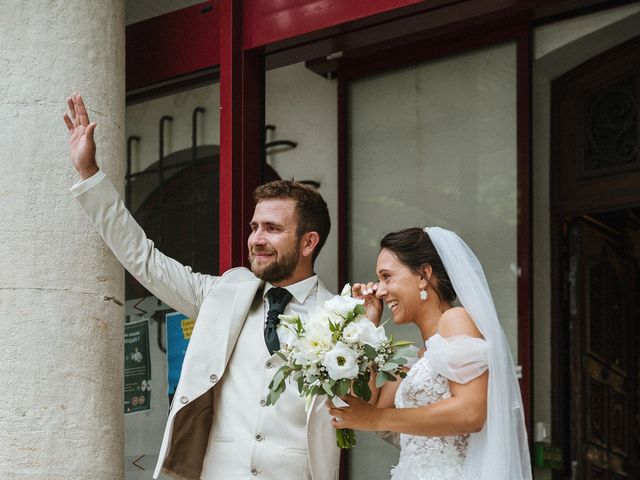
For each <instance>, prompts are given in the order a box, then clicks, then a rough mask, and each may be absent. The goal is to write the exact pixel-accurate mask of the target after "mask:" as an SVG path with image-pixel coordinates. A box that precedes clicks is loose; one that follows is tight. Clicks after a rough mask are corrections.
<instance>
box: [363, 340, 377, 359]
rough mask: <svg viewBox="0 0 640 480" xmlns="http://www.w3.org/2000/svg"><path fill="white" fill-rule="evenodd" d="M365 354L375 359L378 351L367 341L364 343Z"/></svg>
mask: <svg viewBox="0 0 640 480" xmlns="http://www.w3.org/2000/svg"><path fill="white" fill-rule="evenodd" d="M364 354H365V355H366V356H367V358H368V359H369V360H371V361H373V360H375V359H376V357H377V356H378V352H376V349H375V348H373V347H372V346H371V345H369V344H367V343H365V345H364Z"/></svg>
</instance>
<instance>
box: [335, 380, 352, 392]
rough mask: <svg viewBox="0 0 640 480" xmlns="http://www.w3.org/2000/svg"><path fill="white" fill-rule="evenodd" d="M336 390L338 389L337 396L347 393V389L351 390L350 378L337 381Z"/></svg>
mask: <svg viewBox="0 0 640 480" xmlns="http://www.w3.org/2000/svg"><path fill="white" fill-rule="evenodd" d="M336 390H337V391H338V395H339V396H342V395H346V394H347V393H349V390H351V380H349V379H348V378H343V379H342V380H340V382H339V383H338V387H337V389H336Z"/></svg>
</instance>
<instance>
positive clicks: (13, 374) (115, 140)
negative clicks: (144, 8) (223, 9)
mask: <svg viewBox="0 0 640 480" xmlns="http://www.w3.org/2000/svg"><path fill="white" fill-rule="evenodd" d="M0 39H1V42H0V45H1V47H0V92H1V94H0V119H1V120H2V126H1V127H0V168H1V169H2V173H1V174H0V275H1V276H0V399H1V400H2V402H3V411H2V413H1V414H0V478H2V479H3V480H12V479H30V480H37V479H47V480H54V479H56V480H57V479H74V480H77V479H92V480H95V479H105V480H107V479H108V480H113V479H119V478H123V443H124V442H123V406H122V403H123V391H122V385H123V351H122V348H123V347H122V343H123V340H122V339H123V317H124V310H123V307H122V305H121V303H122V302H123V300H124V298H123V295H124V294H123V290H124V288H123V287H124V276H123V270H122V268H121V267H120V266H119V265H118V263H117V262H116V260H115V259H114V257H113V256H112V255H111V253H110V252H109V251H108V250H107V249H106V248H105V246H104V245H103V243H102V240H101V239H100V238H99V236H98V235H97V234H96V233H95V232H94V230H93V228H92V226H91V225H90V223H89V221H88V220H87V219H86V218H85V216H84V214H83V212H82V211H81V209H80V208H79V206H78V205H77V204H76V202H75V200H74V199H73V198H72V197H71V195H70V193H69V192H68V189H69V187H70V186H71V185H72V184H73V183H74V182H75V181H76V179H77V177H76V174H75V171H74V170H73V167H72V165H71V162H70V159H69V153H68V149H67V130H66V127H65V126H64V123H63V120H62V114H63V112H64V110H65V98H66V96H68V95H69V94H70V93H72V92H74V91H78V92H80V93H82V94H83V96H84V97H85V100H86V103H87V105H88V107H89V112H90V116H91V119H92V120H94V121H96V122H97V123H98V128H97V129H96V141H97V145H98V163H99V165H100V166H101V168H102V169H103V170H104V171H105V172H107V174H108V175H109V176H110V177H111V178H112V180H113V181H114V183H115V184H116V185H119V186H120V187H123V177H124V172H125V157H124V155H125V154H124V118H125V103H124V102H125V86H124V6H123V0H100V1H86V0H52V1H49V2H30V1H28V0H4V1H2V2H0Z"/></svg>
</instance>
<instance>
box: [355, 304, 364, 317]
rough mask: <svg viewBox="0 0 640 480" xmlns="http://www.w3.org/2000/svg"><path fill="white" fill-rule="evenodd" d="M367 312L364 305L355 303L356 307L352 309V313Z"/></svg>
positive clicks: (360, 313) (361, 313) (362, 313)
mask: <svg viewBox="0 0 640 480" xmlns="http://www.w3.org/2000/svg"><path fill="white" fill-rule="evenodd" d="M366 312H367V309H366V308H364V305H362V304H360V305H356V308H354V309H353V313H354V314H355V315H364V314H365V313H366Z"/></svg>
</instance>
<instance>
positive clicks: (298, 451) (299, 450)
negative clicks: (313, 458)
mask: <svg viewBox="0 0 640 480" xmlns="http://www.w3.org/2000/svg"><path fill="white" fill-rule="evenodd" d="M284 451H285V452H286V453H291V454H293V455H304V456H305V457H306V456H308V455H309V452H308V451H307V449H306V448H285V449H284Z"/></svg>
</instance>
